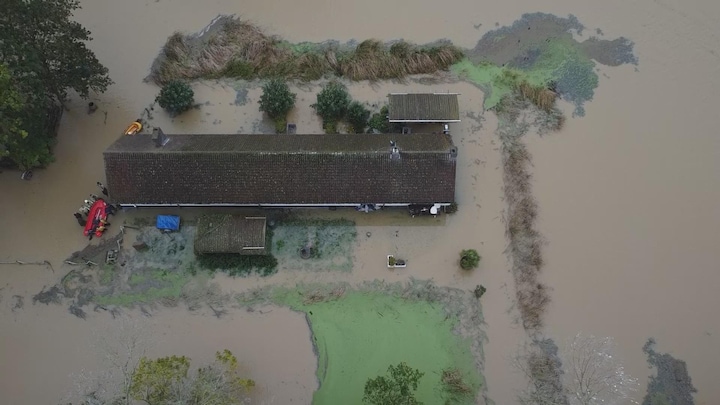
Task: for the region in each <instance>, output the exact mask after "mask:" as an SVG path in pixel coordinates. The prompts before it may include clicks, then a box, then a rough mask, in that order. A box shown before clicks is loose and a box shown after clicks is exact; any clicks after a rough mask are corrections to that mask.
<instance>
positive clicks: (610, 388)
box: [514, 334, 638, 405]
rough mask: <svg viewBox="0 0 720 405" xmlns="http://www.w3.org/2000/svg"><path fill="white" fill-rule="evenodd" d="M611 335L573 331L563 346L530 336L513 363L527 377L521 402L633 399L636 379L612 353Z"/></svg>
mask: <svg viewBox="0 0 720 405" xmlns="http://www.w3.org/2000/svg"><path fill="white" fill-rule="evenodd" d="M613 349H614V345H613V341H612V338H609V337H606V338H598V337H595V336H592V335H589V336H583V335H581V334H578V335H576V336H575V337H574V338H573V339H572V340H571V341H570V342H568V344H567V345H566V346H565V348H564V350H559V349H558V347H557V345H555V342H553V341H552V339H539V338H536V339H533V341H532V343H531V344H529V345H528V346H526V347H525V348H524V349H523V350H521V351H520V355H518V356H517V357H515V359H514V365H515V367H516V368H517V369H519V370H520V371H522V372H523V374H525V376H526V377H527V379H528V387H527V388H526V389H524V390H523V391H521V392H520V395H519V402H520V403H521V404H523V405H613V404H618V403H623V404H625V403H627V402H630V403H634V404H636V403H637V402H636V401H635V400H633V398H632V394H633V393H634V392H635V391H637V389H638V381H637V379H636V378H633V377H631V376H630V375H628V374H627V373H626V372H625V369H624V368H623V366H622V364H621V363H620V362H619V361H618V360H617V359H616V358H615V357H614V356H613V354H612V353H613Z"/></svg>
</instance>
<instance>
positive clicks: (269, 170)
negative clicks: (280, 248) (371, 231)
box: [104, 131, 458, 207]
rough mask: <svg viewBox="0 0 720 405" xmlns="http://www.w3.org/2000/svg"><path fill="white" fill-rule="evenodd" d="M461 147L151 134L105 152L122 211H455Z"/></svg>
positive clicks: (388, 137)
mask: <svg viewBox="0 0 720 405" xmlns="http://www.w3.org/2000/svg"><path fill="white" fill-rule="evenodd" d="M457 153H458V150H457V147H456V146H455V145H453V142H452V138H451V137H450V135H447V134H350V135H345V134H341V135H235V134H228V135H165V134H163V133H162V131H156V134H155V135H151V134H139V135H129V136H123V137H121V138H119V139H118V140H117V141H116V142H115V143H113V144H112V145H111V146H110V147H109V148H108V149H107V150H106V151H105V152H104V160H105V174H106V179H107V187H108V189H109V191H110V195H111V197H112V199H113V201H115V202H116V203H118V204H120V205H122V206H137V207H152V206H158V207H162V206H228V207H230V206H235V207H241V206H252V207H343V206H347V207H356V206H361V205H364V204H375V205H376V206H378V207H382V206H407V205H412V204H440V205H449V204H451V203H453V202H454V201H455V171H456V159H457Z"/></svg>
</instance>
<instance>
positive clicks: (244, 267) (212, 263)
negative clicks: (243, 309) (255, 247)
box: [197, 253, 278, 277]
mask: <svg viewBox="0 0 720 405" xmlns="http://www.w3.org/2000/svg"><path fill="white" fill-rule="evenodd" d="M197 262H198V264H199V265H200V267H201V268H204V269H207V270H210V271H216V270H222V271H223V272H225V273H227V274H228V275H230V276H240V277H245V276H249V275H251V274H252V273H253V271H255V272H256V273H257V274H259V275H260V276H263V277H267V276H270V275H272V274H275V273H277V264H278V262H277V259H276V258H275V256H273V255H266V256H260V255H239V254H234V253H213V254H204V255H197Z"/></svg>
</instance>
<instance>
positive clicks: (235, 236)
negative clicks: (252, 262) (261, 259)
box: [194, 215, 268, 255]
mask: <svg viewBox="0 0 720 405" xmlns="http://www.w3.org/2000/svg"><path fill="white" fill-rule="evenodd" d="M265 222H266V221H265V217H246V216H238V215H203V216H201V217H200V218H198V224H197V233H196V234H195V244H194V245H195V252H196V253H200V254H204V253H239V254H244V255H266V254H267V253H268V252H267V249H266V246H265Z"/></svg>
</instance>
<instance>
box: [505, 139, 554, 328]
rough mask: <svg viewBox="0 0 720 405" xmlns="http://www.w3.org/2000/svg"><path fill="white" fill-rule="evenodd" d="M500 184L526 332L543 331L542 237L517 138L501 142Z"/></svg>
mask: <svg viewBox="0 0 720 405" xmlns="http://www.w3.org/2000/svg"><path fill="white" fill-rule="evenodd" d="M502 152H503V154H502V155H503V156H502V158H503V180H504V184H505V186H504V191H505V201H506V202H507V204H508V209H507V234H508V239H509V241H510V243H509V252H510V256H511V258H512V266H513V276H514V278H515V287H516V298H517V301H518V308H519V310H520V315H521V318H522V321H523V326H524V327H525V328H526V329H529V330H537V329H540V328H541V327H542V314H543V312H544V310H545V307H546V306H547V304H548V303H549V302H550V296H549V294H548V293H547V288H546V287H545V286H544V285H543V284H542V283H540V282H539V281H538V277H537V275H538V273H539V272H540V270H541V268H542V266H543V259H542V236H541V235H540V233H539V232H538V231H537V230H535V220H536V218H537V209H538V207H537V203H536V202H535V199H534V198H533V196H532V192H531V187H530V180H531V175H530V173H529V172H528V166H529V165H530V158H531V156H530V153H529V152H528V151H527V149H526V148H525V145H524V144H523V143H522V142H520V140H519V139H518V138H517V137H506V138H504V139H503V150H502Z"/></svg>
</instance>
